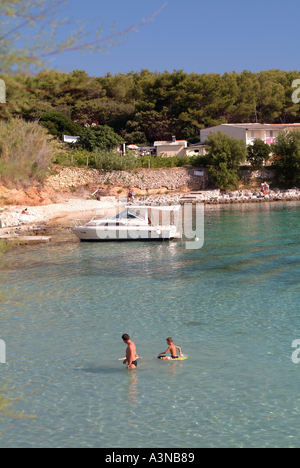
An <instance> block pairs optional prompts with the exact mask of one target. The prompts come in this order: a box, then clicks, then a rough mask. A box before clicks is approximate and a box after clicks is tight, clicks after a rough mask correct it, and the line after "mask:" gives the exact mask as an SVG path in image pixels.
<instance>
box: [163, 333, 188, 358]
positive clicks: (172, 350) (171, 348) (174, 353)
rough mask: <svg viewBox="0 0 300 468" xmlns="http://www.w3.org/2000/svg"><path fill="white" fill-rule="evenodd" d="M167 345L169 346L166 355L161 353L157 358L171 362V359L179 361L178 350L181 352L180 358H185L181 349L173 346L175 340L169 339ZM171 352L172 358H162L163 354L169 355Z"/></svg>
mask: <svg viewBox="0 0 300 468" xmlns="http://www.w3.org/2000/svg"><path fill="white" fill-rule="evenodd" d="M167 343H168V346H169V347H168V349H167V351H165V352H164V353H159V355H158V356H157V357H158V359H162V360H163V361H170V360H171V359H178V356H177V349H178V350H179V354H180V356H183V354H182V353H181V348H179V346H175V345H174V344H173V338H171V337H169V338H167ZM169 351H170V353H171V356H162V355H163V354H167V353H168V352H169Z"/></svg>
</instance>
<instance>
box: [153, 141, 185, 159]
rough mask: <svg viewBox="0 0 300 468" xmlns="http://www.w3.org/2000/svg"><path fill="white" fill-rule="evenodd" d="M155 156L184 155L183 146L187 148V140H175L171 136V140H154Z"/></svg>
mask: <svg viewBox="0 0 300 468" xmlns="http://www.w3.org/2000/svg"><path fill="white" fill-rule="evenodd" d="M154 146H155V148H156V156H163V157H166V158H168V157H170V156H185V148H187V141H185V140H176V137H175V136H173V137H172V141H155V142H154Z"/></svg>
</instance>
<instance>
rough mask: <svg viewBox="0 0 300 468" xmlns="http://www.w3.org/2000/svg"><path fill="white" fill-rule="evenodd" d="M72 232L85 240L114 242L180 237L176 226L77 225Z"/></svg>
mask: <svg viewBox="0 0 300 468" xmlns="http://www.w3.org/2000/svg"><path fill="white" fill-rule="evenodd" d="M72 232H73V233H74V234H75V235H76V236H77V237H78V239H80V240H81V241H83V242H113V241H161V240H170V239H174V238H178V237H180V236H179V234H178V233H177V230H176V227H174V226H171V227H170V228H164V229H155V228H151V227H147V228H145V229H143V228H142V227H141V228H140V229H138V230H136V229H135V230H130V229H127V228H123V229H118V230H116V229H106V230H105V229H100V228H99V227H98V228H96V229H95V228H94V227H93V228H89V227H86V226H84V227H75V228H73V229H72Z"/></svg>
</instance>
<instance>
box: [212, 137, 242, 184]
mask: <svg viewBox="0 0 300 468" xmlns="http://www.w3.org/2000/svg"><path fill="white" fill-rule="evenodd" d="M246 156H247V148H246V143H245V142H244V141H243V140H239V139H237V138H233V137H230V136H228V135H226V134H224V133H221V132H218V133H211V134H210V135H209V137H208V140H207V159H208V163H209V164H210V165H211V167H210V168H209V174H210V178H211V181H212V182H213V183H215V184H216V185H217V187H218V188H220V189H223V190H227V189H230V190H231V189H236V188H237V186H238V183H239V177H238V170H239V168H240V164H241V163H243V162H245V160H246Z"/></svg>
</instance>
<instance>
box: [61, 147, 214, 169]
mask: <svg viewBox="0 0 300 468" xmlns="http://www.w3.org/2000/svg"><path fill="white" fill-rule="evenodd" d="M53 162H54V164H61V165H65V166H76V167H85V166H86V165H87V163H88V167H90V168H94V169H100V170H106V171H113V170H116V171H122V170H123V171H126V170H133V169H140V168H145V169H147V168H149V167H150V168H151V169H158V168H171V167H183V166H195V167H200V166H201V167H202V166H205V165H206V163H207V158H206V156H197V157H188V156H187V157H179V156H173V157H170V158H163V157H160V156H158V157H154V156H139V157H137V156H136V155H135V154H134V153H132V152H129V153H127V154H126V155H124V156H122V155H120V154H119V153H118V152H113V151H101V150H96V151H94V152H89V151H87V150H82V149H80V150H78V149H74V150H71V151H62V152H59V153H57V155H56V157H55V159H54V160H53Z"/></svg>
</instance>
